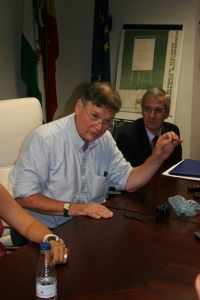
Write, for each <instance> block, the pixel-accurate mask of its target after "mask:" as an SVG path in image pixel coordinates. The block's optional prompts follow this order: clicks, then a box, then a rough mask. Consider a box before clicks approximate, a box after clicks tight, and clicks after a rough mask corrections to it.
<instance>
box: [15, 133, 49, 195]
mask: <svg viewBox="0 0 200 300" xmlns="http://www.w3.org/2000/svg"><path fill="white" fill-rule="evenodd" d="M49 162H50V157H49V151H48V146H47V144H46V143H45V140H44V139H42V138H41V137H40V135H39V134H37V133H33V134H31V135H30V136H29V137H28V138H27V140H26V141H25V143H24V145H23V148H22V151H21V154H20V158H19V160H18V162H17V164H16V166H15V168H14V170H13V172H12V174H11V180H12V182H13V183H14V197H15V198H17V197H21V198H25V197H29V196H31V195H34V194H38V193H41V192H42V190H43V188H44V186H45V185H46V184H47V182H48V176H49V174H48V168H49V166H48V163H49Z"/></svg>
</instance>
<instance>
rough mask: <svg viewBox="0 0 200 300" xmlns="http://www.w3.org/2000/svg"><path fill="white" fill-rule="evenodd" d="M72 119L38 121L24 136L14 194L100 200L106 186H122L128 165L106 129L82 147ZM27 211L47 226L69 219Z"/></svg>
mask: <svg viewBox="0 0 200 300" xmlns="http://www.w3.org/2000/svg"><path fill="white" fill-rule="evenodd" d="M74 118H75V115H74V114H72V115H69V116H67V117H65V118H62V119H59V120H57V121H54V122H51V123H48V124H45V125H42V126H40V127H39V128H37V129H36V130H34V131H33V132H32V133H31V134H30V135H29V136H28V138H27V139H26V141H25V143H24V145H23V148H22V151H21V154H20V158H19V159H18V161H17V163H16V166H15V168H14V170H13V172H12V174H11V180H12V181H13V183H14V196H15V198H17V197H22V198H25V197H29V196H31V195H34V194H38V193H40V194H42V195H45V196H47V197H50V198H52V199H56V200H60V201H66V202H73V203H89V202H94V203H102V202H103V200H104V198H105V195H106V192H107V190H108V187H109V186H114V187H115V188H116V189H117V190H123V189H124V188H125V186H126V182H127V180H128V177H129V175H130V172H131V170H132V167H131V165H130V163H128V162H127V161H126V160H125V159H124V158H123V155H122V154H121V152H120V151H119V150H118V148H117V146H116V143H115V141H114V139H113V137H112V135H111V134H110V132H109V131H106V132H105V134H104V135H103V136H102V137H100V138H99V139H97V140H95V141H94V142H90V143H89V146H88V149H87V150H86V151H85V152H83V145H84V141H83V140H82V138H81V137H80V136H79V134H78V133H77V130H76V126H75V121H74ZM105 171H108V175H107V177H105V176H104V172H105ZM28 212H29V213H30V214H32V215H33V216H34V217H36V218H37V219H38V220H40V221H41V222H43V223H44V224H45V225H46V226H47V227H49V228H54V227H56V226H58V225H60V224H62V223H64V222H66V221H68V220H69V219H71V217H69V218H66V217H64V216H52V215H45V214H39V213H36V212H33V211H28Z"/></svg>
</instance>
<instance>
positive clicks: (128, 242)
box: [0, 174, 200, 300]
mask: <svg viewBox="0 0 200 300" xmlns="http://www.w3.org/2000/svg"><path fill="white" fill-rule="evenodd" d="M197 184H198V185H200V182H198V181H193V180H187V179H180V178H172V177H167V176H164V175H162V174H157V175H156V176H155V177H154V178H153V179H152V180H151V181H150V182H149V183H148V184H147V185H146V186H144V187H142V188H141V189H139V190H138V191H137V192H135V193H126V192H123V193H122V194H121V195H118V196H115V197H113V198H112V199H110V200H108V201H107V202H106V204H105V205H106V206H107V207H109V208H110V209H111V210H112V211H113V212H114V216H113V218H112V219H109V220H105V219H101V220H94V219H92V218H89V217H77V218H74V219H73V220H71V221H69V222H67V223H65V224H63V225H62V226H60V227H58V228H56V230H55V231H54V232H55V233H56V234H58V235H59V236H61V237H63V238H64V240H65V242H66V244H67V246H68V248H69V249H70V256H69V261H68V263H67V265H59V266H57V267H56V269H57V277H58V299H60V300H62V299H71V300H75V299H77V300H78V299H79V300H86V299H87V300H90V299H98V300H101V299H105V300H107V299H109V300H110V299H112V300H118V299H136V300H141V299H145V300H146V299H150V300H151V299H152V300H157V299H163V300H164V299H170V300H175V299H197V296H196V292H195V288H194V281H195V278H196V276H197V274H198V273H199V272H200V241H198V240H197V239H195V238H194V232H195V231H198V230H200V212H199V213H198V214H197V216H195V217H189V218H186V217H183V216H181V217H177V216H176V214H175V212H174V211H173V209H172V208H171V212H170V216H169V218H166V219H164V220H162V221H160V222H156V219H155V217H154V216H155V212H156V206H157V205H160V204H161V203H163V202H164V201H166V200H167V199H168V197H169V196H174V195H182V196H184V197H185V198H186V199H192V195H193V193H192V192H188V191H187V185H197ZM123 208H125V209H127V210H130V211H131V212H132V213H133V214H134V215H136V216H149V215H150V216H152V217H151V218H146V219H142V220H135V219H132V218H128V217H124V216H123V215H122V209H123ZM38 259H39V246H38V245H36V244H34V243H29V244H28V245H26V246H23V247H22V248H20V249H19V250H17V251H14V252H13V253H12V254H9V255H7V256H6V257H3V258H2V259H0V299H1V300H4V299H5V300H10V299H29V300H32V299H35V273H36V267H37V263H38Z"/></svg>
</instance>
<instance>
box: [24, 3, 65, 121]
mask: <svg viewBox="0 0 200 300" xmlns="http://www.w3.org/2000/svg"><path fill="white" fill-rule="evenodd" d="M44 1H47V4H46V7H47V33H48V36H47V41H45V27H44V20H45V19H44ZM45 43H47V53H48V56H47V58H46V52H45ZM58 53H59V50H58V36H57V24H56V19H55V7H54V0H24V12H23V32H22V44H21V77H22V80H23V81H24V83H25V85H26V86H27V89H28V94H29V96H30V97H36V98H37V99H38V100H39V101H40V103H41V105H42V111H43V119H44V122H46V121H48V122H49V121H52V119H53V115H54V113H55V111H56V109H57V95H56V80H55V73H56V68H55V61H56V59H57V57H58ZM46 63H47V67H46ZM46 70H48V72H46ZM46 76H47V77H46ZM45 79H46V82H47V85H45ZM45 87H46V89H47V90H46V89H45ZM46 107H47V110H46Z"/></svg>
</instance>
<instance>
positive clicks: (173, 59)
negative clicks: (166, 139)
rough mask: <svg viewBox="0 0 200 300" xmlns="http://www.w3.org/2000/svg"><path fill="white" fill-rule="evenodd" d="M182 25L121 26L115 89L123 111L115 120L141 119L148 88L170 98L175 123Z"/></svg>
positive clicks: (171, 116)
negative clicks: (158, 89) (144, 96)
mask: <svg viewBox="0 0 200 300" xmlns="http://www.w3.org/2000/svg"><path fill="white" fill-rule="evenodd" d="M182 43H183V25H138V24H137V25H136V24H132V25H123V30H122V38H121V46H120V55H119V63H118V72H117V83H116V88H117V90H118V92H119V94H120V96H121V98H122V108H121V110H120V112H119V113H118V114H117V115H116V118H119V119H125V120H135V119H137V118H139V117H140V116H141V98H142V96H143V94H144V93H145V92H146V91H147V90H148V89H149V88H150V87H159V88H162V89H164V90H165V91H167V92H168V94H169V95H170V97H171V109H170V117H169V118H168V121H169V122H174V114H175V108H176V97H177V89H178V79H179V70H180V62H181V52H182Z"/></svg>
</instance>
